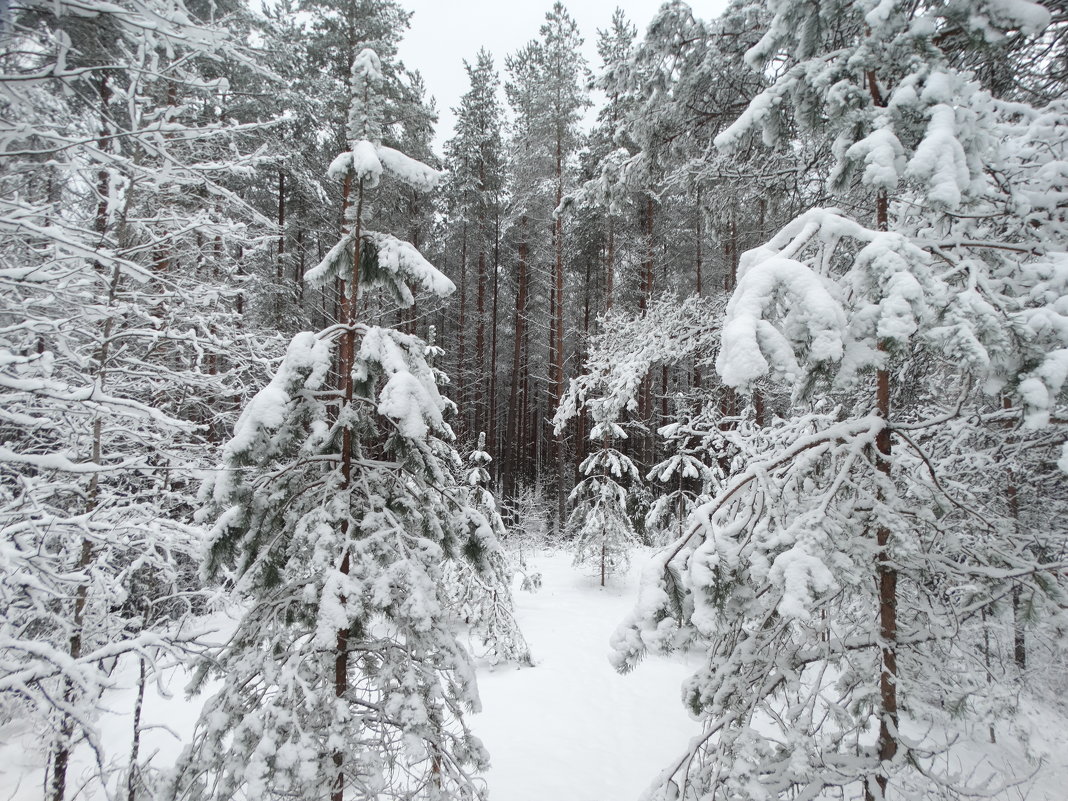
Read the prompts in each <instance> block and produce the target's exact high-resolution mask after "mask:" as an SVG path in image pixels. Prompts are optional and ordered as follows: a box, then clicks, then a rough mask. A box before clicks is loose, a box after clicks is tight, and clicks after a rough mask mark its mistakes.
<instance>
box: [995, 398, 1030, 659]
mask: <svg viewBox="0 0 1068 801" xmlns="http://www.w3.org/2000/svg"><path fill="white" fill-rule="evenodd" d="M1001 405H1002V408H1005V409H1011V408H1012V401H1011V400H1010V399H1009V398H1007V397H1006V398H1002V401H1001ZM1005 495H1006V497H1007V500H1008V502H1009V514H1010V515H1011V516H1012V528H1013V532H1014V534H1015V539H1016V540H1017V541H1019V539H1020V495H1019V490H1018V488H1017V486H1016V476H1015V475H1014V473H1013V470H1012V469H1011V468H1010V469H1009V471H1008V475H1007V476H1006V484H1005ZM1012 659H1013V662H1015V663H1016V668H1017V670H1019V671H1020V673H1021V675H1022V674H1023V671H1025V670H1026V669H1027V636H1026V634H1025V632H1024V612H1023V589H1022V587H1021V586H1020V582H1019V581H1016V582H1015V583H1014V584H1013V587H1012Z"/></svg>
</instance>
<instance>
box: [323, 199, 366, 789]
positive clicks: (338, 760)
mask: <svg viewBox="0 0 1068 801" xmlns="http://www.w3.org/2000/svg"><path fill="white" fill-rule="evenodd" d="M351 187H352V182H351V180H346V181H345V189H344V192H345V194H344V197H343V199H342V215H343V216H344V214H345V213H346V211H347V210H348V206H349V192H350V190H351ZM363 191H364V190H363V181H362V180H360V181H357V184H356V214H355V217H354V218H353V224H352V231H353V236H354V240H353V241H354V242H355V245H354V247H355V253H354V257H353V264H352V277H351V279H350V280H349V281H348V286H343V287H342V292H341V313H342V323H343V325H344V326H345V331H344V333H343V335H342V338H341V346H340V348H339V349H338V352H339V357H338V370H339V373H340V375H339V379H340V389H341V391H342V395H343V397H344V408H346V409H348V408H350V407H351V406H352V401H353V394H354V393H353V384H352V368H353V363H354V359H355V356H356V313H357V307H358V305H359V300H360V257H361V255H362V251H363V247H362V238H361V235H362V233H363V232H362V231H361V225H362V220H363ZM353 448H354V442H353V437H352V427H351V426H349V425H346V426H345V427H344V428H343V429H342V431H341V487H340V489H341V491H342V492H344V491H346V490H347V489H348V488H349V487H350V486H352V463H353V456H354V453H353ZM348 533H349V521H348V519H347V518H346V519H345V520H344V521H343V522H342V523H341V535H342V539H343V540H344V539H346V538H347V536H348ZM350 569H351V560H350V555H349V549H348V546H346V547H345V549H344V551H343V552H342V554H341V563H340V565H339V566H338V570H339V571H340V572H341V574H342V575H344V576H347V575H348V574H349V570H350ZM339 600H340V602H341V606H342V607H344V606H345V603H346V598H345V597H344V596H342V597H341V598H340V599H339ZM348 689H349V629H348V627H344V628H339V629H338V630H337V640H336V644H335V652H334V696H335V697H336V698H339V699H340V698H344V697H345V696H346V695H347V694H348ZM331 758H332V761H333V763H334V767H335V769H336V770H337V779H336V782H335V785H334V789H333V791H332V792H331V794H330V798H331V801H345V751H344V748H343V747H338V748H335V749H334V752H333V754H332V755H331Z"/></svg>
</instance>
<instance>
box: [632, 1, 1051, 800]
mask: <svg viewBox="0 0 1068 801" xmlns="http://www.w3.org/2000/svg"><path fill="white" fill-rule="evenodd" d="M769 6H770V9H771V11H772V12H773V15H774V18H773V22H772V23H771V28H770V30H769V32H768V33H767V35H766V36H765V37H764V38H763V40H762V41H761V42H760V43H759V44H758V45H757V46H756V47H755V48H753V49H752V50H751V51H750V52H749V54H748V60H749V61H750V63H751V64H753V65H754V66H757V67H760V68H764V67H765V66H766V65H768V64H769V63H771V62H773V61H774V62H776V67H775V73H774V74H775V75H776V76H778V77H777V79H776V80H774V81H773V83H772V85H771V86H770V87H769V88H768V89H767V90H766V91H765V92H764V93H763V94H762V95H760V96H759V97H757V98H756V99H755V100H753V102H752V103H751V104H750V106H749V108H748V110H747V111H746V112H745V113H744V114H743V115H742V116H741V117H740V118H739V119H738V121H737V122H736V123H735V124H734V125H733V126H731V127H729V128H727V129H726V130H725V131H724V132H723V133H722V134H721V135H720V136H719V137H718V139H717V145H718V146H719V147H720V148H721V149H723V150H727V151H729V150H730V149H731V148H733V147H734V146H736V145H738V144H739V143H743V142H746V141H748V140H749V138H750V137H751V136H752V135H753V134H754V133H763V138H764V140H765V141H766V142H768V143H772V142H774V141H775V139H776V137H777V136H778V135H779V134H780V132H781V131H783V130H786V129H787V128H788V126H787V125H784V124H783V117H784V115H788V114H792V116H793V119H792V124H794V125H797V126H799V127H800V130H802V131H803V132H804V134H805V136H809V137H815V138H816V139H817V140H818V141H822V142H823V143H824V145H825V146H826V147H827V148H828V149H829V150H830V151H831V153H832V154H833V155H834V158H835V163H836V166H835V169H834V171H833V173H832V175H831V181H830V187H829V188H830V191H831V192H832V193H834V194H836V195H837V197H839V198H840V199H841V200H842V201H843V202H842V207H843V208H846V207H847V205H846V202H848V207H849V208H853V209H859V212H858V213H856V214H853V215H849V214H846V213H845V212H843V211H839V210H836V209H827V208H822V209H815V210H812V211H809V212H807V213H805V214H802V215H801V216H800V217H799V218H797V219H796V220H794V221H793V222H792V223H790V224H788V225H787V226H786V227H785V228H783V229H782V230H781V231H780V232H779V233H778V234H776V235H775V236H774V237H772V239H771V240H770V241H768V242H767V243H766V245H764V246H763V247H760V248H757V249H755V250H752V251H750V252H749V253H747V254H746V255H745V256H744V257H743V258H742V260H741V265H740V268H739V277H738V284H737V288H736V290H735V291H734V294H733V296H732V298H731V301H730V305H729V307H728V309H727V315H726V321H725V323H724V327H723V333H722V338H721V343H720V351H719V355H718V360H717V369H718V372H719V375H720V377H721V378H722V380H723V382H724V383H725V384H727V385H729V386H732V387H738V388H739V389H742V390H745V389H746V388H747V387H749V386H751V385H752V383H753V382H754V381H757V380H770V381H773V382H777V383H780V384H784V385H786V386H788V387H790V388H792V390H793V393H794V399H795V403H794V405H793V411H792V413H791V414H789V415H788V416H786V417H784V418H782V419H776V420H774V421H772V422H770V423H769V424H767V425H766V426H764V427H762V428H757V429H753V428H748V429H746V428H743V429H739V430H737V431H732V432H726V433H725V436H726V437H727V438H728V439H732V438H733V439H734V440H735V441H736V444H737V446H738V447H739V448H740V449H742V450H744V451H745V452H746V453H747V455H748V461H747V463H745V464H743V465H741V466H740V467H739V468H738V469H736V470H735V472H734V473H733V475H731V476H729V477H728V478H727V481H726V483H725V485H724V486H723V488H722V490H721V491H720V492H719V493H718V494H717V495H716V496H715V497H714V498H713V499H711V500H709V501H708V502H706V503H704V504H702V505H700V506H698V507H697V508H696V509H695V510H694V512H693V514H692V515H691V516H690V518H689V520H688V522H687V524H686V526H685V528H684V530H683V533H682V534H681V536H680V537H679V538H678V539H677V540H676V542H674V543H673V544H672V545H670V546H668V548H666V549H665V550H664V551H663V552H661V553H660V554H658V556H657V557H656V558H655V559H654V562H653V564H652V565H651V566H650V567H649V569H648V571H647V573H646V576H645V580H644V582H643V587H642V590H641V596H640V599H639V602H638V604H637V606H636V608H635V610H634V612H633V614H632V616H631V618H630V619H629V620H628V621H627V622H626V623H625V624H624V625H623V626H622V627H621V628H620V629H619V631H618V632H617V634H616V635H615V637H614V650H615V660H616V664H617V666H618V667H619V668H620V669H622V670H626V669H629V668H630V667H633V665H634V664H635V663H636V662H637V660H639V659H640V658H641V656H642V655H643V654H644V653H645V652H646V651H648V650H672V649H674V648H677V647H680V646H681V645H683V644H687V643H691V644H692V643H698V644H701V646H702V647H703V648H705V649H706V650H707V663H706V664H705V666H704V667H703V668H702V669H701V670H699V671H698V672H696V673H695V674H694V675H693V676H692V677H691V678H690V680H689V681H688V682H687V684H686V687H685V700H686V703H687V704H688V706H689V707H690V708H691V710H692V711H693V713H694V714H695V715H698V716H700V717H701V718H702V719H703V720H704V721H705V732H704V734H703V735H702V736H700V737H698V738H697V739H695V740H694V741H693V742H692V743H691V744H690V747H689V748H688V750H687V751H686V752H685V753H684V754H683V755H682V757H681V758H680V759H679V761H678V762H677V763H676V764H675V765H673V766H672V767H670V768H669V769H668V770H667V771H666V772H665V774H664V775H663V776H662V777H661V778H660V780H659V781H658V782H657V783H656V784H655V785H654V787H653V789H652V790H651V791H650V794H649V797H650V798H655V799H664V800H665V801H666V799H677V798H678V799H687V800H690V799H693V800H696V799H707V798H713V797H714V798H720V797H723V798H822V797H840V795H841V796H844V797H858V796H863V797H865V798H867V799H889V798H902V799H903V798H915V797H935V796H937V797H943V796H948V797H954V796H956V795H961V794H966V793H968V792H970V791H972V790H975V791H979V790H980V789H981V790H982V792H984V793H990V792H997V789H998V787H999V785H1002V784H1003V779H1002V778H1001V777H998V776H996V775H995V776H994V777H990V776H988V775H986V774H985V773H984V772H983V771H982V770H979V771H977V772H975V773H974V774H972V775H968V774H967V773H965V774H964V775H961V774H960V773H959V772H958V771H956V769H955V768H954V763H953V762H952V761H951V760H950V759H949V757H947V754H949V753H951V751H952V748H953V744H954V742H955V740H956V739H957V738H958V737H959V736H960V735H961V734H962V733H964V732H965V731H966V730H968V729H971V730H972V731H975V730H976V729H978V730H979V731H982V732H983V733H984V734H985V733H986V731H987V729H989V733H990V736H991V737H993V736H995V730H996V729H997V728H999V727H1003V726H1011V711H1010V708H1009V704H1008V703H1007V702H1006V699H1007V698H1008V697H1010V696H1011V693H1012V692H1015V690H1014V689H1013V688H1014V687H1015V685H1014V682H1015V681H1017V680H1018V679H1019V677H1020V675H1021V672H1022V671H1024V670H1025V669H1026V638H1025V629H1024V627H1025V626H1026V619H1027V612H1026V611H1025V610H1024V606H1023V604H1024V601H1022V600H1021V599H1024V598H1026V599H1027V601H1026V602H1027V604H1029V605H1030V608H1031V609H1035V608H1041V607H1042V605H1043V604H1045V605H1047V606H1052V607H1053V608H1056V606H1058V605H1062V604H1063V603H1064V600H1065V596H1066V586H1065V584H1066V578H1065V577H1066V575H1068V573H1066V571H1065V567H1066V564H1065V562H1064V557H1063V555H1064V553H1065V542H1064V532H1063V526H1058V525H1057V524H1051V523H1050V522H1049V521H1048V519H1047V520H1046V521H1044V522H1043V521H1042V520H1041V519H1040V517H1041V516H1038V517H1033V518H1031V519H1032V520H1033V525H1031V526H1029V527H1028V529H1027V533H1026V536H1024V535H1023V528H1022V523H1021V521H1022V520H1023V519H1024V516H1025V515H1026V514H1027V512H1026V509H1023V508H1021V502H1020V492H1021V489H1020V487H1021V484H1023V483H1025V482H1026V483H1027V484H1028V485H1029V490H1030V491H1031V493H1032V496H1031V497H1032V502H1034V503H1038V504H1042V505H1043V506H1044V507H1045V508H1046V509H1048V510H1051V511H1052V510H1053V509H1060V510H1062V511H1063V509H1064V502H1065V498H1064V493H1063V484H1061V489H1058V487H1057V484H1058V481H1057V477H1056V476H1054V475H1052V474H1051V470H1054V471H1055V468H1054V464H1055V461H1056V459H1057V456H1058V455H1059V452H1060V448H1061V443H1063V442H1064V438H1065V431H1064V424H1063V420H1064V418H1065V414H1064V411H1065V407H1064V385H1065V378H1066V370H1065V357H1064V354H1065V347H1066V345H1068V325H1066V321H1068V305H1066V303H1065V298H1066V297H1068V254H1066V253H1065V242H1066V241H1068V239H1066V236H1065V234H1066V233H1068V227H1066V214H1065V207H1064V202H1063V197H1064V194H1063V193H1064V188H1065V186H1066V184H1065V180H1064V172H1063V164H1064V163H1065V160H1066V157H1068V109H1066V108H1065V106H1064V105H1063V103H1060V102H1057V103H1053V104H1050V105H1048V106H1045V107H1041V108H1039V107H1032V106H1029V105H1026V104H1024V103H1020V102H1007V101H1003V100H999V99H998V98H996V97H995V96H993V95H992V94H991V93H989V92H988V91H985V90H984V89H982V88H981V87H980V86H979V84H978V83H977V82H976V81H975V80H973V79H972V77H971V76H970V75H969V74H968V73H967V72H965V71H964V70H963V69H961V68H959V67H958V66H957V64H959V63H960V59H959V56H960V54H959V53H954V52H950V51H945V52H944V51H943V50H942V49H940V47H941V44H942V43H943V42H944V41H946V40H947V33H950V32H956V33H958V34H959V35H960V36H961V37H964V38H965V39H968V38H969V37H978V38H980V39H982V38H983V37H985V40H986V41H996V39H997V37H998V36H1003V35H1004V33H1005V31H1007V30H1012V31H1013V33H1014V35H1015V36H1027V35H1031V34H1035V33H1038V32H1040V31H1041V29H1042V27H1043V26H1044V25H1045V24H1046V23H1048V21H1049V15H1048V13H1047V12H1046V11H1045V10H1044V9H1043V8H1042V7H1040V6H1038V5H1036V4H1034V3H1028V2H1011V3H1001V2H999V3H992V2H991V3H987V2H966V3H954V4H948V5H942V4H919V6H917V5H916V4H914V3H910V4H905V3H896V2H882V3H879V4H872V3H863V2H831V3H819V4H798V3H791V2H785V1H784V2H771V3H769ZM830 20H833V21H834V24H833V25H829V21H830ZM971 46H975V45H971ZM969 55H970V56H973V55H975V54H974V53H969ZM978 57H981V54H980V56H978ZM780 62H781V63H780ZM1058 420H1060V421H1062V422H1059V423H1058V422H1057V421H1058ZM1051 421H1052V423H1051ZM1060 480H1061V482H1063V477H1061V478H1060ZM1046 514H1047V515H1049V514H1050V512H1047V513H1046ZM1054 515H1055V513H1054ZM1005 642H1007V643H1008V644H1009V650H1010V651H1012V650H1013V647H1014V646H1015V651H1014V654H1015V658H1014V659H1010V660H1008V661H1007V662H1001V663H1000V664H996V663H995V660H994V659H992V658H991V653H992V650H991V649H993V648H998V647H1000V646H999V643H1005ZM975 724H981V725H980V726H975ZM994 772H995V773H996V769H994ZM839 794H840V795H839Z"/></svg>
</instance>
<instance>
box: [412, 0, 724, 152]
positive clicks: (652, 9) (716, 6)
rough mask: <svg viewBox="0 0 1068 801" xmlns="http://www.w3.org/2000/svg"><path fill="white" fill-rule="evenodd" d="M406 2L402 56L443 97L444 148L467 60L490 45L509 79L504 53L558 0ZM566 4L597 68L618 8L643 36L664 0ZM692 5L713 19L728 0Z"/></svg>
mask: <svg viewBox="0 0 1068 801" xmlns="http://www.w3.org/2000/svg"><path fill="white" fill-rule="evenodd" d="M401 5H402V6H404V8H406V9H408V10H409V11H412V12H414V13H413V14H412V20H411V28H410V29H409V30H408V32H407V34H406V35H405V37H404V41H403V42H401V46H400V56H401V58H402V59H403V60H404V63H405V65H406V66H407V67H408V68H409V69H417V70H419V71H420V72H422V73H423V78H424V80H425V81H426V86H427V91H428V92H429V93H430V94H431V95H433V96H434V97H435V98H436V99H437V103H438V128H437V137H436V144H437V148H436V149H437V150H438V151H439V152H440V150H441V145H442V143H443V142H444V141H445V140H446V139H448V138H449V136H450V135H451V133H452V126H453V119H454V118H453V113H452V109H453V107H455V106H458V105H459V104H460V97H461V96H462V95H463V93H464V92H466V91H467V88H468V83H467V73H466V72H465V71H464V67H463V59H467V60H468V61H470V62H474V60H475V56H476V55H477V53H478V50H479V48H480V47H485V48H486V49H487V50H489V51H490V52H491V53H493V57H494V64H495V66H496V67H497V70H498V72H500V74H501V80H502V83H503V81H504V78H505V75H504V57H505V56H506V55H508V54H509V53H514V52H515V51H517V50H518V49H519V48H521V47H522V46H523V45H524V44H526V43H527V42H528V41H530V40H531V39H535V38H537V37H538V29H539V28H540V27H541V24H542V23H543V22H544V21H545V13H546V12H547V11H549V10H550V9H551V8H552V5H553V0H402V2H401ZM564 5H565V6H566V8H567V10H568V12H569V13H570V14H571V16H572V17H574V19H575V21H576V22H577V23H578V26H579V30H580V31H581V33H582V37H583V39H584V40H585V44H584V45H583V49H584V51H585V56H586V60H587V62H588V63H589V67H590V69H591V70H593V71H594V72H596V71H597V69H598V67H599V66H600V59H599V58H598V56H597V29H598V28H607V27H608V26H609V24H610V23H611V21H612V12H613V11H614V10H615V9H616V8H617V7H618V8H622V9H623V11H624V13H625V14H626V15H627V17H628V18H629V19H630V21H631V22H632V23H634V25H636V26H637V28H638V35H639V37H640V36H641V35H642V34H643V33H644V32H645V28H646V26H647V25H648V24H649V22H650V21H651V20H652V18H653V15H654V14H655V13H656V12H657V10H658V9H659V8H660V5H661V0H564ZM692 6H693V8H694V11H695V13H696V14H697V15H698V16H700V17H702V18H705V19H707V18H711V17H713V16H715V15H716V14H718V13H719V12H720V11H721V10H722V9H723V8H724V7H725V6H726V0H693V1H692Z"/></svg>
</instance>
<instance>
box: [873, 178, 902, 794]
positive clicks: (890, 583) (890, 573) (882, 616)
mask: <svg viewBox="0 0 1068 801" xmlns="http://www.w3.org/2000/svg"><path fill="white" fill-rule="evenodd" d="M887 207H888V202H887V195H886V192H885V190H881V191H880V192H879V193H878V195H877V197H876V225H877V227H878V229H879V230H880V231H886V230H888V228H889V214H888V208H887ZM879 349H880V350H883V347H882V345H881V344H880V346H879ZM875 406H876V411H877V412H878V414H879V416H880V417H882V419H883V421H884V425H883V428H882V430H880V432H879V434H878V436H877V437H876V439H875V450H876V457H875V458H876V460H877V461H876V468H877V470H878V471H879V472H880V473H881V474H882V476H883V480H884V481H889V480H890V454H891V441H890V371H889V370H888V369H886V368H885V367H884V368H883V369H881V370H879V371H878V372H877V373H876V389H875ZM878 494H879V496H880V497H881V495H882V492H881V490H880V491H879V493H878ZM875 539H876V543H875V544H876V548H877V550H876V557H875V560H876V561H875V578H876V585H877V590H878V598H879V601H878V605H879V610H878V612H879V643H880V645H879V654H880V668H879V705H880V707H881V709H880V712H881V714H880V715H879V736H878V740H877V742H876V751H877V753H878V755H879V761H880V762H881V763H883V765H884V766H885V764H886V763H888V762H890V761H892V760H893V759H894V757H895V756H896V755H897V750H898V742H897V732H898V708H897V570H896V569H895V568H894V564H893V560H892V559H891V557H890V529H889V528H888V527H887V526H885V525H878V526H877V527H876V532H875ZM875 783H876V784H877V786H878V788H879V796H878V798H880V799H882V798H885V797H886V788H887V786H888V784H889V777H888V776H887V773H886V768H885V767H882V768H880V770H879V772H878V773H877V774H876V775H875ZM865 797H866V798H867V799H869V800H872V801H873V800H874V799H875V798H877V796H875V795H874V793H873V791H872V787H871V782H870V781H869V782H868V785H867V786H866V788H865Z"/></svg>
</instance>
